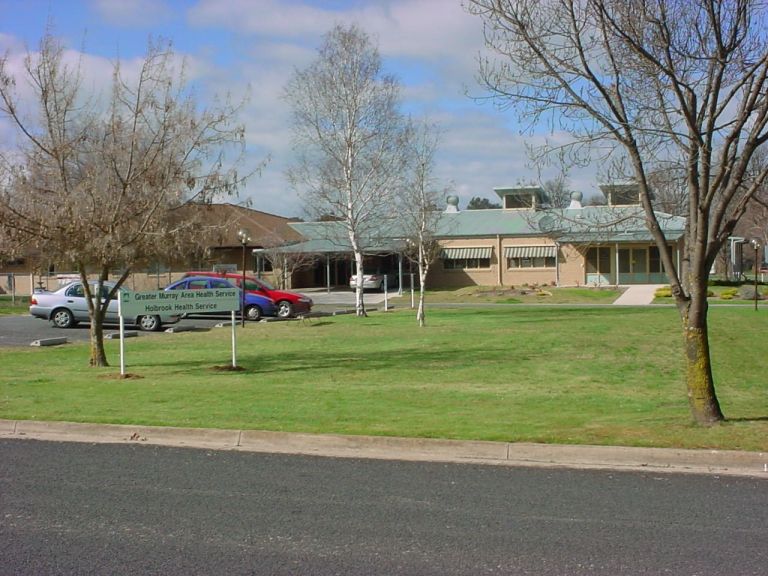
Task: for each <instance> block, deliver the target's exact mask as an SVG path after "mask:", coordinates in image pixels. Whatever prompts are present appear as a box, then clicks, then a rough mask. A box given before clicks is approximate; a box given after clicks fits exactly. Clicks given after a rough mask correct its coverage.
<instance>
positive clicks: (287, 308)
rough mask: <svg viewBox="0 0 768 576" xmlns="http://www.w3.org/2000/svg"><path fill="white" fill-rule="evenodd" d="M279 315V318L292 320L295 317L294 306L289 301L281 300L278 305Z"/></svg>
mask: <svg viewBox="0 0 768 576" xmlns="http://www.w3.org/2000/svg"><path fill="white" fill-rule="evenodd" d="M277 315H278V317H279V318H290V317H292V316H293V304H291V303H290V302H288V300H280V302H278V303H277Z"/></svg>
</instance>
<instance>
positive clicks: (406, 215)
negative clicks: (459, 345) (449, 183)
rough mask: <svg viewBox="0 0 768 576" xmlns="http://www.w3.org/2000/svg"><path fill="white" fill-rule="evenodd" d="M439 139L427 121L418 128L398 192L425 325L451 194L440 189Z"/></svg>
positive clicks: (419, 315)
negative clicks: (437, 168) (429, 284)
mask: <svg viewBox="0 0 768 576" xmlns="http://www.w3.org/2000/svg"><path fill="white" fill-rule="evenodd" d="M438 139H439V133H438V130H437V127H436V126H435V125H433V124H431V123H429V122H427V121H424V122H422V123H421V125H420V126H418V127H417V128H416V129H415V130H414V132H413V136H412V138H411V146H410V153H409V156H410V161H411V168H410V170H409V174H410V175H411V176H410V178H409V179H408V181H407V182H406V184H405V186H404V187H403V189H402V190H401V192H400V194H399V195H398V204H399V208H398V221H399V222H400V225H401V226H402V230H403V232H404V234H405V240H406V243H407V245H408V250H407V252H406V254H407V256H408V258H409V259H410V260H411V261H412V262H414V263H415V264H416V266H417V267H418V271H419V305H418V308H417V311H416V321H417V322H418V323H419V326H422V327H423V326H424V325H425V324H426V309H425V290H426V288H427V275H428V274H429V268H430V266H431V265H432V262H434V260H435V258H437V256H438V254H439V250H440V246H439V245H438V243H437V240H436V239H435V234H436V232H437V229H438V226H439V224H440V218H441V216H442V214H443V212H442V207H441V203H442V202H443V201H444V199H445V197H446V194H447V193H448V190H447V188H440V186H439V182H438V180H437V179H436V177H435V174H434V164H435V152H436V151H437V146H438Z"/></svg>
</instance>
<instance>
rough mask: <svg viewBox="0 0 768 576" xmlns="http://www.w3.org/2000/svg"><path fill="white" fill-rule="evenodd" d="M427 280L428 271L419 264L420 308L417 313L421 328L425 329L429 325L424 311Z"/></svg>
mask: <svg viewBox="0 0 768 576" xmlns="http://www.w3.org/2000/svg"><path fill="white" fill-rule="evenodd" d="M426 279H427V269H426V268H425V267H424V266H423V265H422V264H421V263H419V308H418V310H417V311H416V319H417V320H418V321H419V326H421V327H424V326H425V325H426V323H427V319H426V313H425V310H424V284H425V281H426Z"/></svg>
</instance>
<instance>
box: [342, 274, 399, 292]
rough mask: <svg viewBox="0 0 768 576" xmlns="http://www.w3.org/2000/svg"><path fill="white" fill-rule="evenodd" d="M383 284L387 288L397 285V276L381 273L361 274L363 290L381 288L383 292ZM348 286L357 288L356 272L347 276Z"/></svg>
mask: <svg viewBox="0 0 768 576" xmlns="http://www.w3.org/2000/svg"><path fill="white" fill-rule="evenodd" d="M385 281H386V284H385ZM385 285H386V288H387V289H389V288H394V287H395V286H397V276H396V275H394V274H382V273H376V274H363V290H381V291H382V292H383V291H384V287H385ZM349 288H350V289H351V290H356V289H357V274H353V275H352V276H351V277H350V278H349Z"/></svg>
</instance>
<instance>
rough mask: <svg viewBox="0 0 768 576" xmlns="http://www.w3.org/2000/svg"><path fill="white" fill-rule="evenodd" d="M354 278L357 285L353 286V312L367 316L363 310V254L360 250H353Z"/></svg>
mask: <svg viewBox="0 0 768 576" xmlns="http://www.w3.org/2000/svg"><path fill="white" fill-rule="evenodd" d="M355 265H356V270H355V279H356V283H357V285H356V286H355V314H356V315H357V316H368V314H366V312H365V300H364V296H363V294H364V292H363V290H364V287H363V276H364V270H363V254H362V252H358V251H355Z"/></svg>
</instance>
